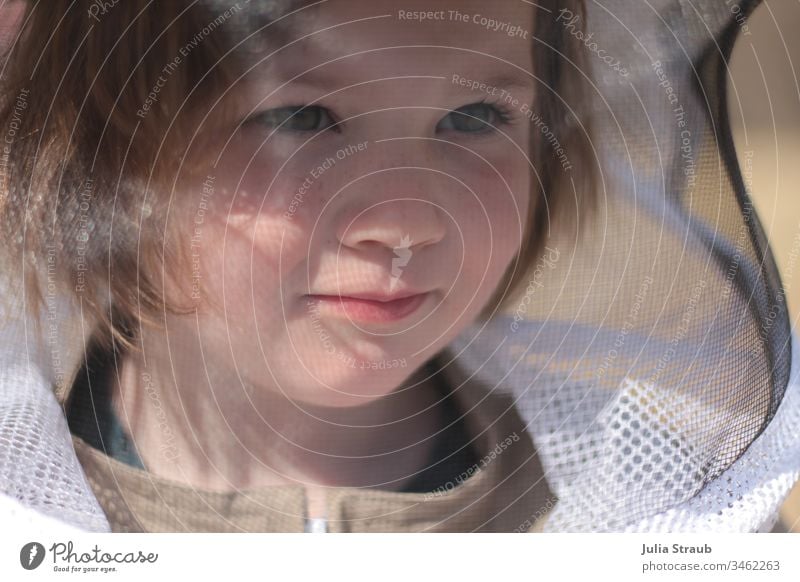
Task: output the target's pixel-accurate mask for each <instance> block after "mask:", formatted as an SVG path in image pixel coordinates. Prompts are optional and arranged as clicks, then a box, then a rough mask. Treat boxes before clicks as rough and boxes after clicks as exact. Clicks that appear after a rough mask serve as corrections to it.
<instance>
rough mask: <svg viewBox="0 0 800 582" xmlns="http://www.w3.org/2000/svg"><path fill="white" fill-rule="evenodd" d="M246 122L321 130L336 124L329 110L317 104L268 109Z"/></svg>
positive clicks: (290, 128) (291, 129)
mask: <svg viewBox="0 0 800 582" xmlns="http://www.w3.org/2000/svg"><path fill="white" fill-rule="evenodd" d="M247 123H257V124H259V125H262V126H265V127H268V128H273V129H278V130H279V131H323V130H326V129H331V128H333V127H335V126H336V122H334V121H333V118H332V117H331V115H330V112H329V111H328V110H327V109H325V108H324V107H319V106H317V105H292V106H288V107H277V108H275V109H268V110H266V111H263V112H261V113H259V114H258V115H256V116H254V117H252V118H250V119H249V120H247Z"/></svg>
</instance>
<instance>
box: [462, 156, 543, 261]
mask: <svg viewBox="0 0 800 582" xmlns="http://www.w3.org/2000/svg"><path fill="white" fill-rule="evenodd" d="M492 165H493V166H494V169H492V168H490V167H485V169H484V171H481V172H480V173H479V174H478V175H475V176H473V177H472V179H471V181H470V182H468V184H469V185H470V187H471V188H472V189H473V190H474V194H471V195H470V196H471V198H472V201H471V202H470V203H469V204H464V205H463V209H462V210H461V211H460V212H461V213H460V216H461V217H462V220H463V221H464V222H463V225H464V226H463V227H462V229H461V231H462V235H463V236H464V238H465V247H466V249H465V250H466V253H467V257H468V258H469V259H470V260H469V261H467V262H469V263H471V264H472V265H473V267H474V268H476V269H477V268H480V269H487V271H486V272H487V275H488V274H489V273H495V274H496V273H498V272H500V273H502V271H503V270H504V269H505V268H506V266H507V265H508V263H509V261H511V260H512V259H513V257H514V255H515V253H516V252H517V251H518V250H519V247H520V244H521V242H522V235H523V232H524V229H525V224H526V221H527V213H528V208H529V204H530V183H531V182H530V175H529V166H528V165H527V162H525V161H524V160H522V161H521V162H515V161H513V160H502V159H499V160H494V161H492Z"/></svg>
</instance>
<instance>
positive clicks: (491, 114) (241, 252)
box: [181, 0, 535, 406]
mask: <svg viewBox="0 0 800 582" xmlns="http://www.w3.org/2000/svg"><path fill="white" fill-rule="evenodd" d="M401 11H402V12H401ZM414 11H427V12H428V13H429V14H428V16H430V17H431V19H426V20H424V21H420V20H416V19H415V18H416V16H415V15H413V14H411V13H413V12H414ZM431 11H433V14H430V12H431ZM451 11H452V12H451ZM455 11H458V13H459V15H460V16H457V15H456V13H455ZM303 14H304V15H308V18H309V20H302V21H299V20H298V22H302V23H303V24H302V25H300V26H299V27H298V30H297V31H296V32H295V38H299V37H300V36H303V35H307V34H311V33H313V32H314V31H324V32H318V33H316V34H313V35H312V36H311V37H309V38H307V39H305V40H301V41H298V42H296V43H294V44H288V46H284V47H276V48H280V50H279V52H277V53H276V54H275V55H274V56H273V57H271V58H269V59H268V60H265V61H263V62H262V63H260V64H258V63H257V62H256V61H254V65H257V67H256V68H254V69H253V71H252V72H251V73H250V74H249V75H248V77H247V81H248V84H247V87H246V88H245V87H244V85H237V86H236V87H234V88H232V90H231V91H230V93H229V95H227V96H226V100H227V101H226V103H228V106H230V104H231V103H232V104H233V106H235V107H237V108H239V109H241V116H240V117H241V118H242V119H243V118H245V117H248V116H249V117H250V119H251V121H249V122H248V123H246V124H244V125H242V127H240V128H239V129H238V130H237V131H236V132H235V135H234V136H233V138H231V140H230V141H227V140H228V136H220V139H219V144H220V150H221V154H220V155H221V158H220V162H219V165H218V166H217V168H215V169H213V170H210V174H212V175H213V180H212V181H211V182H213V186H212V187H211V188H207V189H206V193H205V195H203V196H201V195H200V187H199V186H198V190H197V196H196V199H197V200H198V203H197V204H195V205H194V210H193V211H191V212H190V213H189V215H187V216H185V217H183V219H184V220H185V221H186V224H188V225H189V228H191V229H192V232H194V233H195V243H196V245H197V246H196V249H195V250H196V251H197V252H199V255H200V256H199V261H200V262H199V263H197V264H196V265H195V266H194V267H193V273H192V274H191V275H186V276H185V277H184V278H183V279H182V280H181V281H182V283H183V284H185V287H186V289H187V292H191V288H192V283H193V282H195V283H196V282H197V280H198V277H199V278H201V279H202V282H203V284H204V285H205V286H206V287H207V289H208V290H209V292H210V294H212V295H213V298H214V299H216V300H217V301H218V302H220V303H221V304H223V305H224V313H208V314H206V315H204V316H202V318H201V328H200V329H201V333H202V335H203V338H202V341H203V342H204V353H205V354H206V357H209V355H210V354H217V355H220V356H224V357H228V356H227V354H232V357H233V358H234V359H235V365H236V366H237V368H238V370H239V373H240V374H242V376H243V377H244V378H246V379H248V380H250V381H253V382H257V383H264V382H268V383H269V384H271V385H274V386H275V389H276V390H281V391H282V392H283V393H285V394H287V395H289V396H291V397H293V398H297V399H300V400H303V401H307V402H314V403H317V404H323V405H331V406H348V405H357V404H365V403H366V402H367V401H368V399H371V398H376V397H380V396H383V395H385V394H387V393H389V392H391V391H392V390H394V389H395V388H396V387H398V386H399V385H400V384H401V383H402V382H403V381H404V380H406V379H407V378H408V376H409V375H410V374H411V373H412V372H413V371H414V370H415V369H416V368H418V367H419V366H420V365H421V364H423V363H424V362H425V361H426V360H428V359H429V358H430V357H432V356H433V355H435V354H436V353H437V352H438V351H439V350H441V349H442V348H444V347H446V346H447V344H448V343H449V342H450V341H451V340H452V339H453V338H454V337H455V336H456V335H457V334H458V333H459V332H460V331H461V330H463V329H464V327H465V326H467V325H468V324H470V323H471V322H473V321H474V320H475V318H476V316H477V315H478V314H479V313H480V311H481V310H482V308H483V307H484V306H485V305H486V304H487V302H488V300H489V299H490V297H491V296H492V294H493V292H494V291H495V289H496V287H497V285H498V282H499V281H500V279H501V277H502V275H503V274H504V272H505V271H506V268H507V267H508V266H509V265H510V263H511V261H512V259H513V258H514V256H515V253H516V252H517V251H518V248H519V245H520V241H521V237H522V233H523V230H524V226H525V224H524V223H525V217H526V216H527V213H528V205H529V203H530V202H529V190H530V181H531V177H530V176H529V174H530V173H531V168H530V166H529V162H528V159H527V154H528V135H529V127H528V125H529V124H528V122H527V120H526V118H525V111H526V110H529V109H534V110H535V105H534V104H533V94H534V82H533V79H532V77H531V76H530V74H529V73H530V71H531V54H530V53H531V50H532V45H533V42H532V40H531V34H532V30H531V29H532V19H533V12H532V8H531V7H530V5H529V4H527V3H524V2H521V1H515V2H485V1H480V2H478V1H466V2H465V1H462V0H459V1H452V2H449V1H448V2H430V1H424V0H421V1H413V2H402V3H398V2H392V1H388V0H386V1H374V0H373V1H370V2H363V1H338V0H334V1H332V2H327V3H324V4H322V5H320V6H318V7H315V8H312V9H310V10H306V11H304V12H303ZM289 18H295V17H289ZM487 19H492V20H493V21H496V22H497V23H498V24H496V25H493V24H492V23H490V22H488V20H487ZM512 26H518V27H520V28H519V29H518V30H517V32H516V33H514V34H509V30H510V27H512ZM495 27H499V28H498V29H497V30H494V28H495ZM420 45H428V46H420ZM431 45H433V46H431ZM295 77H297V78H295ZM291 79H294V80H291ZM473 82H476V83H486V84H487V85H488V87H487V88H485V89H483V90H482V89H480V88H477V89H471V88H470V87H469V85H468V84H469V83H473ZM492 87H496V90H495V91H494V94H492ZM503 90H504V91H506V93H503V92H502V91H503ZM505 96H508V97H509V100H512V99H515V100H516V102H515V103H508V102H506V101H505V100H504V97H505ZM482 101H485V102H486V103H483V104H481V102H482ZM298 105H308V106H309V107H308V109H307V110H306V111H305V112H304V113H302V114H299V115H296V116H295V117H294V118H291V119H287V118H288V117H289V113H290V112H289V113H287V109H285V108H287V107H290V106H298ZM466 106H470V107H469V108H467V109H462V110H461V111H462V112H463V113H466V114H467V115H471V116H474V117H475V118H477V119H471V118H469V117H467V116H464V115H459V114H453V113H451V112H452V111H455V110H458V109H460V108H464V107H466ZM526 108H527V109H526ZM500 112H503V113H500ZM505 116H507V117H508V118H509V119H505ZM283 121H286V123H285V124H284V126H283V128H277V126H278V125H279V124H280V123H281V122H283ZM484 121H485V122H487V123H489V124H492V125H493V126H494V127H490V126H487V125H485V124H484V123H483V122H484ZM334 123H338V125H337V126H336V127H331V126H332V125H333V124H334ZM276 128H277V129H276ZM234 129H235V128H232V131H233V130H234ZM323 130H324V131H323ZM212 190H213V193H212ZM191 196H194V194H192V195H191ZM199 201H203V202H204V203H205V204H210V209H209V210H205V211H203V212H200V213H198V207H199V204H200V202H199ZM198 221H199V222H201V224H198ZM409 293H414V294H423V293H424V294H425V296H424V297H423V298H422V301H421V303H419V304H418V306H417V307H416V309H415V310H414V311H413V312H411V313H409V314H407V315H405V316H401V314H399V307H397V306H396V307H395V308H394V311H393V312H392V310H380V309H371V308H370V307H369V305H368V304H366V303H363V302H362V303H358V302H353V303H351V305H352V306H353V307H352V309H351V310H344V311H343V310H340V309H337V301H336V300H335V299H327V300H326V299H323V300H322V301H321V302H317V301H315V300H312V298H310V297H309V295H325V296H329V297H331V296H334V297H335V296H337V295H348V296H352V295H357V294H358V295H360V294H377V295H395V294H398V295H408V294H409ZM392 313H394V315H392ZM185 325H186V326H187V329H188V328H189V327H188V326H192V327H194V326H195V319H194V317H193V316H192V317H189V318H185ZM229 342H230V344H232V346H229ZM226 365H232V364H231V363H230V362H228V363H227V364H226ZM269 378H272V379H271V380H268V379H269ZM348 395H349V396H348Z"/></svg>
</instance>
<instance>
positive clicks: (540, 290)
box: [0, 0, 800, 532]
mask: <svg viewBox="0 0 800 582" xmlns="http://www.w3.org/2000/svg"><path fill="white" fill-rule="evenodd" d="M756 4H757V2H746V1H742V2H740V3H739V4H738V5H735V4H731V3H728V2H720V1H719V0H650V1H648V2H634V1H630V0H602V1H594V2H589V3H588V6H587V9H588V14H587V17H586V29H585V31H584V32H580V31H579V30H578V28H577V27H574V26H572V24H574V22H573V23H572V24H571V18H572V16H571V15H570V14H566V13H565V14H561V15H559V16H558V18H559V20H558V24H559V25H563V26H564V28H565V31H566V32H567V33H570V34H572V33H573V32H574V34H580V35H581V38H580V40H581V41H582V42H583V44H584V45H585V48H586V51H587V52H588V58H587V62H588V74H589V76H590V80H591V85H592V86H593V88H594V92H593V94H592V95H591V96H590V98H591V100H592V103H593V108H592V113H593V132H594V135H595V136H596V138H595V139H594V140H593V147H594V153H595V155H596V156H597V160H598V163H599V165H600V167H601V168H602V172H601V174H600V181H601V183H600V184H599V187H598V191H599V196H600V203H599V209H600V210H599V212H597V213H596V214H595V215H593V216H591V217H590V218H589V220H588V222H587V223H586V226H585V227H582V228H583V231H582V232H581V235H580V237H578V238H575V237H574V236H573V235H569V234H567V233H565V232H555V231H553V232H550V233H548V239H547V246H546V250H545V253H544V254H543V256H542V258H541V260H540V261H539V263H538V264H537V265H536V268H535V270H534V271H532V272H531V276H530V279H529V281H530V284H529V285H528V287H527V289H526V290H525V293H524V295H523V296H521V298H520V300H519V302H518V303H517V304H516V305H513V306H511V307H510V308H508V309H507V310H506V311H505V312H504V313H502V314H498V315H496V316H495V317H493V318H492V319H491V320H490V321H488V323H476V324H474V325H472V326H471V327H469V328H467V329H466V330H464V331H463V333H461V334H460V335H459V337H458V338H457V339H456V340H455V341H454V342H453V344H452V345H451V346H450V347H449V349H448V350H446V352H445V354H446V355H447V357H446V358H442V360H441V364H442V365H448V358H452V359H453V362H451V363H456V364H457V365H458V367H459V370H461V372H462V373H463V374H464V375H465V377H467V378H472V379H473V380H474V381H479V382H480V383H481V384H482V385H484V386H488V387H489V388H490V389H491V391H492V392H493V393H496V394H501V395H505V396H507V397H508V398H509V399H510V400H511V401H512V402H513V403H514V406H515V408H516V410H517V411H518V413H519V415H520V416H521V417H522V419H523V421H524V422H525V423H526V429H527V431H528V433H529V435H530V438H531V439H532V441H533V443H534V444H535V446H536V449H537V452H538V455H539V457H540V459H541V463H542V467H543V470H544V474H545V478H546V480H547V482H548V485H549V487H550V490H551V491H552V492H553V494H554V495H555V497H556V498H557V502H556V503H555V504H554V506H553V508H552V510H551V511H550V513H549V516H548V519H547V521H546V523H545V524H544V531H552V532H564V531H573V532H574V531H628V532H633V531H639V532H645V531H647V532H655V531H659V532H667V531H675V532H677V531H685V532H698V531H718V532H749V531H760V530H768V529H769V528H771V527H772V525H773V523H774V520H775V519H776V517H777V511H778V508H779V506H780V504H781V502H782V500H783V499H784V497H785V496H786V494H787V493H788V491H789V490H790V488H791V486H792V485H793V483H795V482H796V481H797V480H798V478H800V429H798V427H800V375H799V373H800V370H799V368H798V362H800V353H799V352H798V347H797V338H796V337H795V336H794V335H793V334H792V330H791V327H790V320H789V317H788V314H787V307H786V301H785V296H784V292H783V289H782V285H781V280H780V276H779V273H778V270H777V268H776V265H775V261H774V260H773V256H772V254H771V251H770V247H769V244H768V241H767V238H766V236H765V234H764V230H763V229H762V226H761V224H760V223H759V219H758V216H757V215H756V212H755V210H754V208H753V205H752V204H751V202H750V198H749V196H748V193H747V191H746V188H745V184H744V182H743V180H742V176H741V173H740V170H739V167H738V164H737V159H736V155H735V150H734V145H733V140H732V136H731V130H730V126H729V122H728V118H727V113H726V106H727V105H726V94H725V87H726V75H727V61H728V59H729V57H730V54H731V50H732V47H733V44H734V41H735V40H736V39H737V37H738V35H739V33H740V31H741V26H742V23H743V22H744V20H743V19H744V18H745V15H747V14H749V13H750V11H751V10H752V9H753V8H754V7H755V5H756ZM534 42H535V41H534ZM543 133H544V132H543ZM2 278H3V284H4V286H5V289H4V292H3V297H5V298H6V302H5V305H4V306H3V309H4V311H3V313H2V315H3V319H4V321H5V323H4V325H3V328H2V335H0V492H2V493H3V495H4V496H5V498H4V499H3V502H2V504H0V511H3V512H4V521H3V523H9V522H8V521H6V516H10V515H14V516H16V518H17V519H18V520H19V523H20V525H21V527H23V526H25V524H27V527H31V528H40V529H42V530H43V531H53V529H52V528H54V527H56V525H55V524H56V522H54V521H51V518H57V519H58V520H60V521H61V522H64V524H66V525H70V526H73V527H76V528H80V529H85V530H90V531H109V523H108V521H107V520H106V518H105V516H104V513H103V511H102V509H101V507H100V505H99V504H98V501H97V499H96V498H95V496H94V495H93V493H92V490H91V488H90V487H89V485H88V483H87V480H86V477H85V475H84V473H83V471H82V468H81V465H80V463H79V462H78V460H77V457H76V455H75V451H74V449H73V445H72V441H71V438H70V432H69V430H68V427H67V422H66V419H65V416H64V411H63V408H62V406H61V401H60V397H61V396H63V395H57V394H56V392H55V387H56V386H58V385H62V384H63V382H64V381H65V380H66V382H67V383H68V382H69V380H70V379H74V378H75V375H76V374H77V372H78V370H79V368H80V366H81V365H82V363H83V357H84V353H85V350H86V343H85V342H86V340H87V338H89V337H90V335H91V331H92V330H91V329H87V328H86V327H85V325H84V322H85V319H84V318H83V317H82V314H81V312H80V309H79V308H77V307H75V306H74V305H72V304H71V303H69V302H68V301H67V300H65V299H64V298H62V297H61V295H60V294H59V293H58V291H57V290H53V291H52V292H51V294H50V296H49V297H48V309H46V310H45V311H43V312H42V313H41V316H40V319H41V325H40V330H41V331H40V332H37V331H36V328H35V327H34V325H33V321H32V320H31V319H30V318H27V317H25V316H23V313H24V310H23V308H22V303H21V299H19V297H20V295H21V293H20V291H21V285H22V283H21V280H22V278H21V277H20V274H19V273H18V272H16V271H14V270H13V269H10V270H8V271H6V272H4V273H2ZM15 301H16V303H15ZM54 321H57V322H58V325H52V326H51V323H52V322H54ZM58 376H60V378H59V377H58Z"/></svg>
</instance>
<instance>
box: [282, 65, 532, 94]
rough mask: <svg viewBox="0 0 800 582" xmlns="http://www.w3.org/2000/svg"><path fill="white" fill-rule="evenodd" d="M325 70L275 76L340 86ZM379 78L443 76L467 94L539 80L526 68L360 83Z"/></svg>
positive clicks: (523, 86) (510, 88)
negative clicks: (524, 69) (525, 71)
mask: <svg viewBox="0 0 800 582" xmlns="http://www.w3.org/2000/svg"><path fill="white" fill-rule="evenodd" d="M325 69H326V67H325V66H322V67H319V68H316V69H311V70H310V71H309V72H308V73H305V74H303V75H300V76H297V78H294V77H295V76H296V75H291V74H287V72H288V71H275V77H274V78H275V80H276V83H277V84H279V85H284V84H285V83H289V84H294V85H299V86H303V87H309V88H312V89H318V90H319V89H327V88H329V87H331V86H337V87H338V86H340V85H342V82H341V81H342V78H341V75H339V74H333V73H331V72H330V71H329V70H327V71H326V70H325ZM292 79H294V80H292ZM379 79H380V80H393V79H397V80H401V79H441V80H442V82H443V83H444V84H446V85H448V86H449V85H454V86H456V87H458V88H461V89H463V91H464V92H465V93H475V92H482V91H483V90H485V89H486V88H488V89H490V90H491V89H492V88H496V89H498V90H500V89H504V90H506V91H507V92H508V93H513V91H514V90H518V91H533V90H534V88H535V85H536V79H535V78H534V77H533V76H532V75H528V74H526V73H524V72H522V71H519V72H516V71H515V72H514V73H510V74H509V73H503V74H494V75H490V76H489V77H487V78H485V79H484V78H482V77H480V76H479V75H475V76H469V77H467V76H464V75H459V74H457V73H451V74H449V75H398V76H396V77H392V76H389V77H382V78H374V79H365V80H364V81H361V82H360V83H369V82H371V81H378V80H379ZM461 79H464V82H463V84H462V83H461V82H460V80H461ZM356 84H358V83H356ZM344 85H345V86H346V85H348V84H347V83H345V84H344ZM482 88H483V89H482Z"/></svg>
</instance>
